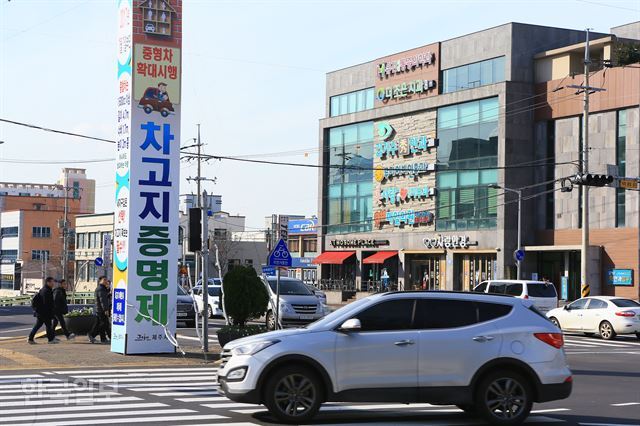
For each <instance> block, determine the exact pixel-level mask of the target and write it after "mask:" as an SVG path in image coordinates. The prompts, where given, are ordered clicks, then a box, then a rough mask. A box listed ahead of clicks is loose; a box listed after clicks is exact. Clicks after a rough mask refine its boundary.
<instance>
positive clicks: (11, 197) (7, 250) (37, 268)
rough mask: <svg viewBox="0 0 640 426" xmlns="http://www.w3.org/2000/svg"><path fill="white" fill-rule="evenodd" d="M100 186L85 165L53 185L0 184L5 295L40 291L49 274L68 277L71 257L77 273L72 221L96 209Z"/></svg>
mask: <svg viewBox="0 0 640 426" xmlns="http://www.w3.org/2000/svg"><path fill="white" fill-rule="evenodd" d="M65 188H66V189H65ZM94 188H95V182H94V181H93V180H91V179H87V178H86V175H85V173H84V170H83V169H67V168H65V169H63V171H62V176H61V178H60V180H59V182H58V183H56V184H52V185H49V184H34V183H8V182H0V275H1V280H0V294H7V295H13V294H20V293H25V292H32V291H35V290H37V289H38V288H39V287H40V285H41V284H42V279H43V278H44V277H46V276H48V275H51V276H56V277H58V278H62V276H63V272H64V268H63V264H64V263H65V260H66V262H67V276H68V277H71V276H73V261H72V256H71V255H72V254H73V246H74V241H73V240H74V238H73V229H72V227H71V226H70V224H71V223H72V222H73V219H74V217H75V216H76V215H77V214H81V213H88V212H93V211H94ZM65 215H66V218H67V223H66V226H65V221H64V219H65ZM65 232H67V234H66V236H67V238H66V239H67V250H66V251H65V250H64V240H65V238H64V235H65ZM65 253H66V254H65Z"/></svg>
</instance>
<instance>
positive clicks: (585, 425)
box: [578, 423, 629, 426]
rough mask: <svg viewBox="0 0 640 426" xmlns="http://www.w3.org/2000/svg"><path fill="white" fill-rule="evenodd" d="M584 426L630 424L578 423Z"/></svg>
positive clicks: (626, 424) (627, 425)
mask: <svg viewBox="0 0 640 426" xmlns="http://www.w3.org/2000/svg"><path fill="white" fill-rule="evenodd" d="M578 424H579V425H582V426H629V423H578Z"/></svg>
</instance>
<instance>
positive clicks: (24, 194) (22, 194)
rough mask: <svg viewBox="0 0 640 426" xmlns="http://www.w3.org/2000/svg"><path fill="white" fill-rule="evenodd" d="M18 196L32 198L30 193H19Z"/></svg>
mask: <svg viewBox="0 0 640 426" xmlns="http://www.w3.org/2000/svg"><path fill="white" fill-rule="evenodd" d="M18 196H20V197H29V196H31V194H29V193H28V192H18Z"/></svg>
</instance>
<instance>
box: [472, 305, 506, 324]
mask: <svg viewBox="0 0 640 426" xmlns="http://www.w3.org/2000/svg"><path fill="white" fill-rule="evenodd" d="M476 306H477V307H478V317H479V320H480V322H485V321H491V320H494V319H496V318H500V317H504V316H507V315H508V314H509V313H510V312H511V310H512V309H513V307H512V306H511V305H503V304H500V303H486V302H476Z"/></svg>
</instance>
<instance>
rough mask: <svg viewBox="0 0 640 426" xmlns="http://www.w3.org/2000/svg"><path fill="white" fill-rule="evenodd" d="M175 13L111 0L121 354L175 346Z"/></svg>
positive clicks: (151, 3)
mask: <svg viewBox="0 0 640 426" xmlns="http://www.w3.org/2000/svg"><path fill="white" fill-rule="evenodd" d="M181 21H182V1H181V0H145V1H138V0H136V1H135V2H133V1H132V0H118V55H117V56H118V88H117V93H118V98H117V105H118V114H117V117H118V118H117V120H118V125H117V131H118V134H117V147H116V150H117V152H116V200H115V203H116V206H115V218H114V219H115V222H114V235H113V249H112V250H113V261H114V262H113V287H114V288H113V297H114V301H113V302H114V303H113V312H112V337H111V350H112V351H113V352H118V353H123V354H140V353H165V352H174V351H175V348H174V346H173V345H172V344H171V342H170V341H169V339H168V337H167V336H168V335H169V336H173V335H175V329H176V298H177V289H176V286H177V259H178V258H179V249H178V212H179V201H178V194H179V184H180V175H179V172H180V143H179V141H180V89H181V87H180V83H181V82H180V73H181V48H182V36H181V34H182V29H181ZM151 22H154V23H155V24H154V25H151V24H150V23H151Z"/></svg>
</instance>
